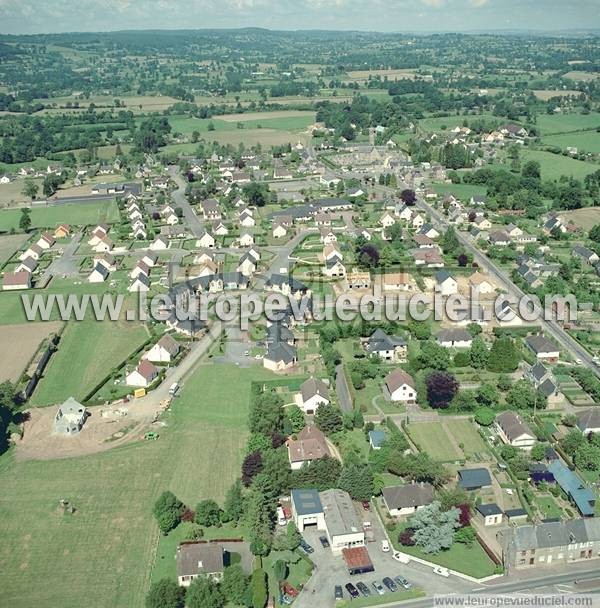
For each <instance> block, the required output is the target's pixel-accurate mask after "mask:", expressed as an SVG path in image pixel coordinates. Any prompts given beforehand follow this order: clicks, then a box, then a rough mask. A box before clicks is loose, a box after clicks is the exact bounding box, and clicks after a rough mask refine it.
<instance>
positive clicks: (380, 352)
mask: <svg viewBox="0 0 600 608" xmlns="http://www.w3.org/2000/svg"><path fill="white" fill-rule="evenodd" d="M365 349H366V351H367V352H368V353H369V354H370V355H371V356H375V355H376V356H378V357H379V358H380V359H382V360H383V361H387V362H390V363H404V362H405V361H406V356H407V343H406V340H405V339H404V338H402V337H401V336H388V334H386V333H385V332H384V331H383V329H376V330H375V331H374V332H373V334H372V335H371V337H370V338H368V339H367V340H366V341H365Z"/></svg>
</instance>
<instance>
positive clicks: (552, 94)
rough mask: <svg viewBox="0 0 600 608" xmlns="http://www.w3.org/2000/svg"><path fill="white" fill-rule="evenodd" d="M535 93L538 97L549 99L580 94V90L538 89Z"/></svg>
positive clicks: (544, 99)
mask: <svg viewBox="0 0 600 608" xmlns="http://www.w3.org/2000/svg"><path fill="white" fill-rule="evenodd" d="M533 94H534V95H535V96H536V97H537V98H538V99H541V100H542V101H548V100H549V99H552V98H553V97H569V96H570V95H579V94H580V92H579V91H572V90H566V91H542V90H536V91H533Z"/></svg>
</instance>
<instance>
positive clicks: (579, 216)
mask: <svg viewBox="0 0 600 608" xmlns="http://www.w3.org/2000/svg"><path fill="white" fill-rule="evenodd" d="M560 217H561V218H564V219H566V220H569V221H571V222H573V223H574V224H575V225H576V226H578V227H579V228H583V229H584V230H589V229H590V228H592V227H593V226H595V225H596V224H600V207H585V208H584V209H575V210H573V211H566V212H565V213H561V214H560Z"/></svg>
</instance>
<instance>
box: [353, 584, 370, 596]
mask: <svg viewBox="0 0 600 608" xmlns="http://www.w3.org/2000/svg"><path fill="white" fill-rule="evenodd" d="M356 588H357V589H358V590H359V591H360V592H361V593H362V594H363V595H364V596H365V597H369V596H370V595H371V590H370V589H369V588H368V587H367V586H366V585H365V584H364V583H363V582H362V581H359V582H358V583H356Z"/></svg>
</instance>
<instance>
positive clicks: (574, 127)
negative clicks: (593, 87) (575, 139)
mask: <svg viewBox="0 0 600 608" xmlns="http://www.w3.org/2000/svg"><path fill="white" fill-rule="evenodd" d="M536 126H537V127H538V129H539V130H540V133H541V134H542V135H552V134H555V133H568V132H569V131H581V130H585V129H596V128H597V127H600V113H598V112H590V113H589V114H540V115H539V116H538V117H537V120H536Z"/></svg>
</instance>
